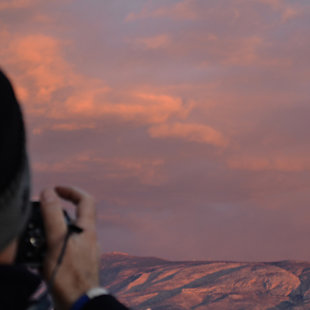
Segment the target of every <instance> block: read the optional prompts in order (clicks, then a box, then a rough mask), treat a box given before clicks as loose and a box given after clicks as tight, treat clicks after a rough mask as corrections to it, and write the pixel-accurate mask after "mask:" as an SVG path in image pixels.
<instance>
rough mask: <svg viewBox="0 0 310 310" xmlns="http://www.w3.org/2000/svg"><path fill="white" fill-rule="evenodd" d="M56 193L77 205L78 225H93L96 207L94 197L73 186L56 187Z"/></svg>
mask: <svg viewBox="0 0 310 310" xmlns="http://www.w3.org/2000/svg"><path fill="white" fill-rule="evenodd" d="M56 192H57V194H58V195H59V196H60V197H61V198H63V199H66V200H69V201H71V202H73V203H74V204H75V205H76V207H77V220H76V223H77V224H78V225H82V227H83V226H84V225H85V224H86V225H95V220H96V209H95V203H94V199H93V198H92V197H91V196H90V195H89V194H88V193H86V192H84V191H82V190H80V189H77V188H75V187H64V186H57V187H56Z"/></svg>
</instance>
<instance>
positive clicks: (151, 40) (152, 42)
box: [134, 34, 170, 49]
mask: <svg viewBox="0 0 310 310" xmlns="http://www.w3.org/2000/svg"><path fill="white" fill-rule="evenodd" d="M169 42H170V37H169V35H167V34H159V35H155V36H151V37H145V38H138V39H135V40H134V44H136V45H137V46H142V47H143V48H145V49H158V48H163V47H165V46H167V44H169Z"/></svg>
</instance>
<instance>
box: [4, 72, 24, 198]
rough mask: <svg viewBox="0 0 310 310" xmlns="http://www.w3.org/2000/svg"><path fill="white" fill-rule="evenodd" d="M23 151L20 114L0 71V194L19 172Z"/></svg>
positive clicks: (7, 83) (11, 92)
mask: <svg viewBox="0 0 310 310" xmlns="http://www.w3.org/2000/svg"><path fill="white" fill-rule="evenodd" d="M24 149H25V128H24V122H23V117H22V112H21V109H20V106H19V104H18V101H17V99H16V96H15V93H14V90H13V87H12V85H11V83H10V81H9V80H8V78H7V77H6V76H5V74H4V73H3V72H2V71H1V70H0V193H1V192H2V191H3V190H4V189H5V188H6V187H7V186H8V185H9V184H10V183H11V182H12V181H13V179H14V178H15V176H16V174H17V173H18V172H19V169H20V166H21V164H22V161H23V156H24Z"/></svg>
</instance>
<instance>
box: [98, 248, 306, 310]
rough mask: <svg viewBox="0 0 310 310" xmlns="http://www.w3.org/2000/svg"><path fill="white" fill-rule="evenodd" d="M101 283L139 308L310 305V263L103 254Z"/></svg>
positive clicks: (199, 309) (178, 309)
mask: <svg viewBox="0 0 310 310" xmlns="http://www.w3.org/2000/svg"><path fill="white" fill-rule="evenodd" d="M101 284H102V285H103V286H105V287H107V288H108V289H109V290H110V291H111V292H112V293H113V294H114V295H116V296H117V297H118V298H119V299H120V300H121V301H123V302H124V303H125V304H128V305H130V306H131V308H132V309H137V310H142V309H143V310H146V309H151V310H185V309H195V310H203V309H212V310H213V309H214V310H217V309H221V310H222V309H230V310H234V309H238V310H241V309H253V310H254V309H259V310H263V309H266V310H267V309H268V310H272V309H295V310H301V309H310V263H307V262H296V261H282V262H271V263H240V262H208V261H177V262H172V261H166V260H162V259H158V258H149V257H133V256H129V255H127V254H122V253H110V254H105V255H103V257H102V266H101Z"/></svg>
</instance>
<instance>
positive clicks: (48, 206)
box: [40, 188, 67, 246]
mask: <svg viewBox="0 0 310 310" xmlns="http://www.w3.org/2000/svg"><path fill="white" fill-rule="evenodd" d="M40 202H41V212H42V217H43V222H44V228H45V235H46V241H47V244H48V246H51V245H55V244H57V243H59V241H60V240H63V237H64V235H65V234H66V229H67V226H66V222H65V219H64V215H63V211H62V207H61V202H60V199H59V197H58V196H57V194H56V192H55V190H54V189H53V188H47V189H44V190H43V191H42V192H41V195H40Z"/></svg>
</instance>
